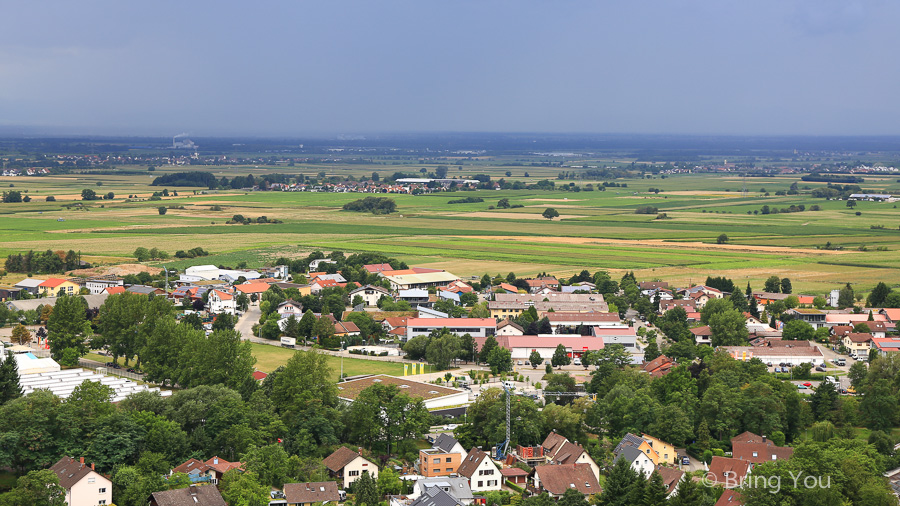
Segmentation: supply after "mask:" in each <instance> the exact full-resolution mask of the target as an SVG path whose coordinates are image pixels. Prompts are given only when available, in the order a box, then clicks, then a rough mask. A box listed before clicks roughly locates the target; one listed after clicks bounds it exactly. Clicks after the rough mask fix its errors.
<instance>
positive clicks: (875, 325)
mask: <svg viewBox="0 0 900 506" xmlns="http://www.w3.org/2000/svg"><path fill="white" fill-rule="evenodd" d="M859 324H863V325H865V326H867V327H869V334H872V337H886V336H887V331H888V328H887V324H886V322H870V321H864V322H859V323H857V325H859Z"/></svg>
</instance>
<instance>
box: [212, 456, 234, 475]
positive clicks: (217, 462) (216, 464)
mask: <svg viewBox="0 0 900 506" xmlns="http://www.w3.org/2000/svg"><path fill="white" fill-rule="evenodd" d="M205 464H206V465H207V466H209V468H210V469H212V470H214V471H216V472H217V473H221V474H225V473H227V472H228V471H231V470H232V469H241V470H243V467H242V466H243V464H241V463H240V462H228V461H227V460H225V459H221V458H219V457H218V456H216V457H213V458H211V459H209V460H207V461H206V462H205Z"/></svg>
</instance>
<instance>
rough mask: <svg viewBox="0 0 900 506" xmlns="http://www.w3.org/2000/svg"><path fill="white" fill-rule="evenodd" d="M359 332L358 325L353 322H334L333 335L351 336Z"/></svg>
mask: <svg viewBox="0 0 900 506" xmlns="http://www.w3.org/2000/svg"><path fill="white" fill-rule="evenodd" d="M359 334H360V330H359V327H358V326H356V324H355V323H353V322H335V324H334V335H335V337H351V336H358V335H359Z"/></svg>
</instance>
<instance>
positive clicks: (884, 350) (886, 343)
mask: <svg viewBox="0 0 900 506" xmlns="http://www.w3.org/2000/svg"><path fill="white" fill-rule="evenodd" d="M872 346H873V347H874V348H875V349H877V350H878V354H879V356H882V357H884V356H886V355H888V354H891V353H897V352H898V351H900V339H898V338H896V337H882V338H878V337H873V338H872Z"/></svg>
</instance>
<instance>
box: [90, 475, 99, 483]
mask: <svg viewBox="0 0 900 506" xmlns="http://www.w3.org/2000/svg"><path fill="white" fill-rule="evenodd" d="M95 481H97V478H94V477H93V476H91V477H90V478H88V483H94V482H95Z"/></svg>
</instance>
